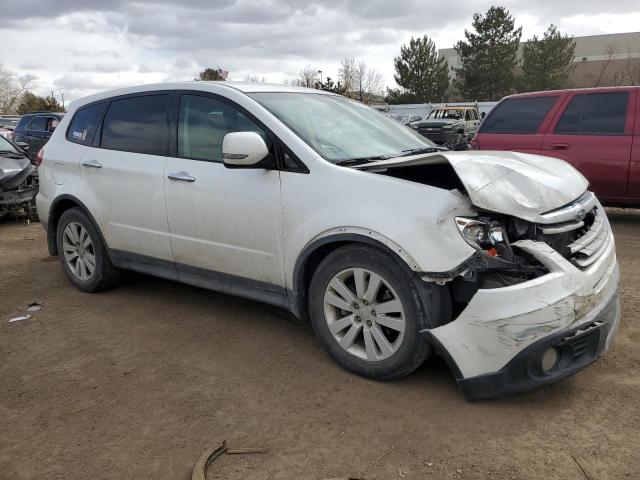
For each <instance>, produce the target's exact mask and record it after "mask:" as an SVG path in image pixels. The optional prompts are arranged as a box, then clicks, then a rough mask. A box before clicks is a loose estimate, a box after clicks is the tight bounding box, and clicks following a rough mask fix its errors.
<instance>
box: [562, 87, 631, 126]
mask: <svg viewBox="0 0 640 480" xmlns="http://www.w3.org/2000/svg"><path fill="white" fill-rule="evenodd" d="M628 104H629V93H628V92H611V93H608V92H607V93H588V94H585V93H581V94H578V95H576V96H574V97H573V98H572V99H571V102H570V103H569V105H568V106H567V108H566V110H565V111H564V113H563V114H562V116H561V117H560V120H558V124H557V125H556V128H555V130H554V133H559V134H573V135H621V134H623V133H624V125H625V121H626V118H627V105H628Z"/></svg>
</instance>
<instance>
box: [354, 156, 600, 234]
mask: <svg viewBox="0 0 640 480" xmlns="http://www.w3.org/2000/svg"><path fill="white" fill-rule="evenodd" d="M446 162H448V163H449V164H451V166H452V167H453V169H454V170H455V172H456V174H457V175H458V177H459V178H460V180H461V182H462V184H463V185H464V187H465V189H466V190H467V194H468V195H469V198H470V199H471V202H472V203H473V205H475V206H476V207H478V208H482V209H485V210H489V211H492V212H497V213H504V214H507V215H513V216H515V217H518V218H522V219H524V220H528V221H531V222H536V221H538V220H539V218H538V216H539V215H540V214H542V213H546V212H549V211H550V210H554V209H556V208H560V207H562V206H564V205H567V204H568V203H571V202H572V201H573V200H575V199H576V198H578V197H579V196H580V195H582V194H583V193H584V192H585V191H586V189H587V187H588V185H589V182H587V179H586V178H584V176H582V174H581V173H580V172H578V171H577V170H576V169H575V168H573V167H572V166H571V165H569V164H568V163H567V162H565V161H563V160H559V159H557V158H551V157H543V156H541V155H530V154H526V153H517V152H502V151H465V152H448V151H444V152H436V153H430V154H426V155H414V156H411V157H398V158H393V159H389V160H381V161H378V162H374V163H368V164H365V165H360V166H358V167H356V168H359V169H361V170H371V169H379V168H380V167H386V168H394V167H404V166H409V165H428V164H437V163H446Z"/></svg>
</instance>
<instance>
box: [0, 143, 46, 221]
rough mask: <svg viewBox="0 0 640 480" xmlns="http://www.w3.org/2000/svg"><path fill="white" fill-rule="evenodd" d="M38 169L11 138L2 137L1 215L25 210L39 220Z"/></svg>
mask: <svg viewBox="0 0 640 480" xmlns="http://www.w3.org/2000/svg"><path fill="white" fill-rule="evenodd" d="M37 193H38V171H37V170H36V168H35V167H34V166H33V165H32V164H31V161H30V159H29V157H28V156H27V153H26V152H25V151H24V150H23V149H22V148H20V147H19V146H18V145H16V144H15V143H13V142H11V141H10V140H8V139H6V138H4V137H0V217H3V216H5V215H6V214H8V213H16V212H21V211H24V213H25V214H26V215H27V218H29V219H30V220H34V221H35V220H37V219H38V215H37V210H36V205H35V197H36V194H37Z"/></svg>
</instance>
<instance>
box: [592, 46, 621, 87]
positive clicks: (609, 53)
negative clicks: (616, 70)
mask: <svg viewBox="0 0 640 480" xmlns="http://www.w3.org/2000/svg"><path fill="white" fill-rule="evenodd" d="M604 54H605V55H606V56H607V59H606V61H605V62H604V65H603V66H602V68H601V69H600V74H599V75H598V79H597V80H596V83H595V85H594V87H599V86H600V82H602V79H603V77H604V72H605V71H606V70H607V67H608V66H609V65H610V64H611V61H612V60H613V57H614V55H615V54H616V44H615V43H613V42H612V43H610V44H609V45H608V46H607V49H606V50H605V52H604Z"/></svg>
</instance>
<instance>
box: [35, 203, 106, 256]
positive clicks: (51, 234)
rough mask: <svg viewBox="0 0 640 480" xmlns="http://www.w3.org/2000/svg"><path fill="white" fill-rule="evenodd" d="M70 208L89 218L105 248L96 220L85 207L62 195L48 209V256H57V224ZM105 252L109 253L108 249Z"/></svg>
mask: <svg viewBox="0 0 640 480" xmlns="http://www.w3.org/2000/svg"><path fill="white" fill-rule="evenodd" d="M70 208H79V209H80V210H82V212H83V213H84V214H85V215H86V216H87V217H89V220H91V222H93V225H94V227H95V228H96V230H97V231H98V235H100V240H102V243H103V244H104V245H105V247H106V246H107V242H105V240H104V237H103V236H102V232H101V231H100V228H99V227H98V223H97V222H96V219H95V218H93V215H92V214H91V212H90V211H89V209H88V208H87V206H86V205H85V204H84V203H82V202H81V201H80V200H78V199H77V198H76V197H74V196H73V195H68V194H63V195H60V196H58V197H56V198H55V200H54V201H53V202H51V207H50V208H49V220H48V222H47V248H48V249H49V254H50V255H52V256H57V255H58V245H57V241H56V235H57V232H58V223H59V221H60V217H61V216H62V214H63V213H64V212H66V211H67V210H69V209H70ZM107 251H109V249H108V248H107Z"/></svg>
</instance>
